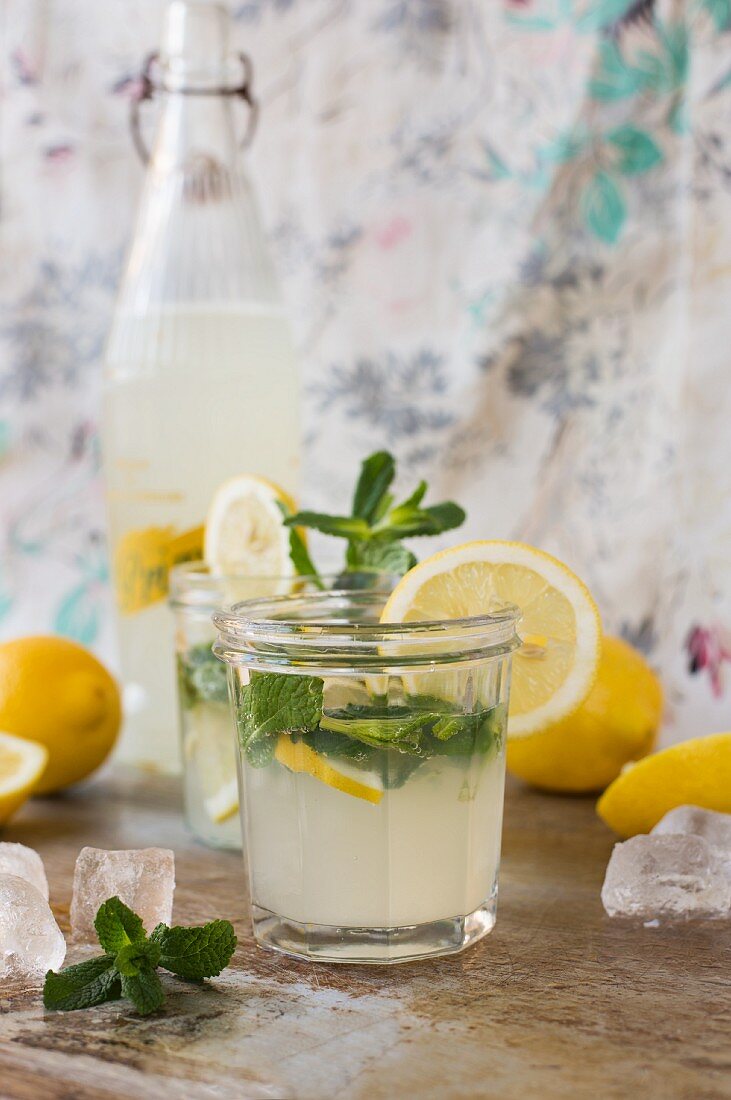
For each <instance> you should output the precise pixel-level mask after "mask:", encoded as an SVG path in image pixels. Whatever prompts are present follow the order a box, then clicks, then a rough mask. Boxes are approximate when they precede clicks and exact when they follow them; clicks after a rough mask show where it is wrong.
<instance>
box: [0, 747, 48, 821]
mask: <svg viewBox="0 0 731 1100" xmlns="http://www.w3.org/2000/svg"><path fill="white" fill-rule="evenodd" d="M47 761H48V749H46V748H45V746H44V745H40V744H39V743H38V742H37V741H27V740H26V739H25V738H23V737H13V736H12V734H9V733H0V825H4V824H5V822H6V821H8V820H9V818H11V817H12V815H13V814H14V813H15V812H16V810H19V809H20V807H21V806H22V805H23V803H24V802H25V801H27V799H28V798H29V797H30V795H31V794H32V793H33V791H34V789H35V787H36V785H37V783H38V780H39V779H40V777H41V775H42V774H43V771H44V769H45V767H46V762H47Z"/></svg>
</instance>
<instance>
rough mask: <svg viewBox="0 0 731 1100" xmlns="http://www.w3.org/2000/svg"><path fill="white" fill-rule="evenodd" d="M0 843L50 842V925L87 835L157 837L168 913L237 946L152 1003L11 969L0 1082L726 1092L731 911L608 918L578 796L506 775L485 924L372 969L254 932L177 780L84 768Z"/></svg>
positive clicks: (603, 1094) (431, 1091)
mask: <svg viewBox="0 0 731 1100" xmlns="http://www.w3.org/2000/svg"><path fill="white" fill-rule="evenodd" d="M4 839H7V840H19V841H22V842H23V843H24V844H29V845H31V846H33V847H34V848H37V849H38V851H39V852H40V853H41V855H42V856H43V858H44V860H45V862H46V868H47V871H48V877H49V882H50V887H51V901H52V904H53V908H54V910H55V912H56V915H57V917H58V919H59V922H60V924H61V926H62V928H63V929H64V931H68V911H69V903H70V899H71V879H72V873H73V868H74V861H75V858H76V855H77V853H78V850H79V848H81V847H82V846H83V845H84V844H92V845H95V846H97V847H106V848H124V847H143V846H145V845H162V846H164V847H171V848H173V849H174V850H175V855H176V871H177V879H178V887H177V890H176V894H175V919H176V921H178V922H180V923H193V922H202V921H205V920H208V919H211V918H213V917H228V918H230V919H232V920H233V921H234V922H235V924H236V929H237V932H238V934H239V948H238V950H237V952H236V956H235V959H234V963H233V968H232V969H231V970H229V971H227V972H225V973H224V974H223V975H221V977H220V978H218V979H214V980H213V981H211V982H209V983H207V984H206V985H205V986H192V985H185V984H183V983H177V982H176V981H175V979H172V978H171V979H170V980H169V981H166V986H167V988H168V990H169V996H168V1002H167V1008H166V1010H165V1012H164V1014H162V1015H158V1016H155V1017H148V1018H146V1019H142V1018H140V1017H138V1016H136V1015H135V1013H134V1011H133V1010H132V1009H131V1007H129V1006H127V1005H126V1004H125V1003H124V1002H122V1003H115V1004H109V1005H103V1006H100V1007H99V1008H95V1009H92V1010H90V1011H86V1012H70V1013H55V1014H53V1013H49V1014H44V1011H43V1007H42V1004H41V999H40V994H39V989H38V987H37V986H33V985H32V984H28V983H18V984H16V985H9V984H8V983H5V984H4V985H3V987H2V988H1V989H0V1013H1V1014H0V1095H1V1096H2V1097H6V1098H17V1100H21V1098H22V1100H37V1098H38V1097H44V1098H47V1100H56V1098H58V1100H60V1098H64V1100H71V1098H73V1100H85V1098H87V1097H117V1096H119V1097H125V1098H129V1097H133V1098H134V1100H147V1098H150V1100H153V1098H154V1100H165V1098H167V1097H171V1098H173V1097H174V1098H176V1100H197V1098H208V1097H210V1098H217V1100H227V1098H232V1100H234V1098H235V1100H247V1098H249V1097H251V1098H257V1097H274V1098H285V1097H296V1098H301V1100H329V1098H334V1097H337V1098H340V1097H344V1098H349V1100H379V1098H389V1100H390V1098H392V1097H393V1098H399V1100H400V1098H409V1100H411V1098H415V1100H445V1098H470V1100H471V1098H473V1097H497V1098H508V1100H512V1098H520V1100H527V1098H532V1097H540V1098H542V1100H545V1098H551V1097H561V1098H565V1097H581V1098H582V1100H583V1098H590V1100H613V1098H615V1097H617V1098H619V1097H621V1098H623V1100H624V1098H625V1097H627V1096H629V1095H631V1094H634V1095H636V1096H637V1097H638V1098H639V1097H641V1098H643V1100H645V1098H651V1100H654V1098H657V1100H672V1098H676V1097H677V1098H683V1100H685V1098H687V1100H710V1098H715V1097H731V991H730V987H729V982H730V976H731V927H730V926H729V924H718V923H716V924H693V925H687V926H685V927H675V928H643V927H631V926H630V927H627V926H624V925H622V924H620V923H617V922H616V921H615V922H612V921H610V920H609V919H608V918H607V917H606V916H605V915H604V913H603V910H602V908H601V904H600V901H599V889H600V886H601V882H602V877H603V873H604V867H605V865H606V862H607V858H608V856H609V853H610V851H611V847H612V837H611V836H610V835H609V833H608V832H607V831H606V829H605V828H604V827H603V826H602V825H601V823H600V822H599V821H598V820H597V819H596V818H595V816H594V812H593V806H592V802H591V801H590V800H578V799H577V800H573V799H563V798H550V797H545V796H541V795H539V794H535V793H531V792H529V791H526V790H524V789H522V788H520V787H518V786H517V785H514V786H512V785H511V787H510V789H509V794H508V800H507V810H506V825H505V837H504V858H503V867H502V871H501V877H500V907H499V913H498V921H497V926H496V928H495V930H494V932H493V933H492V934H491V935H490V936H488V937H487V938H486V939H485V940H483V941H482V943H480V944H478V945H476V946H475V947H473V948H471V949H469V950H468V951H467V952H465V953H464V954H462V955H459V956H456V957H452V958H451V959H442V960H435V961H432V962H422V963H413V964H408V965H403V966H397V967H393V968H385V969H384V968H368V967H343V966H327V965H324V964H308V963H303V962H298V961H295V960H289V959H286V958H283V957H282V956H278V955H275V954H272V953H269V952H265V951H262V950H261V949H259V948H257V947H255V946H254V944H253V942H252V939H251V936H250V933H249V930H248V926H247V920H246V898H245V892H244V885H243V875H242V870H241V865H240V857H239V856H237V855H236V854H235V853H227V852H212V851H209V850H208V849H206V848H203V847H201V846H199V845H197V844H195V843H194V842H192V841H191V840H190V839H189V838H188V837H187V836H186V834H185V831H184V829H183V827H182V824H181V821H180V815H179V810H178V791H177V785H176V784H175V783H174V782H173V781H170V780H162V779H150V778H147V777H142V776H139V775H134V774H129V773H128V774H123V773H120V774H118V775H116V776H114V777H112V778H110V777H106V778H104V779H100V780H97V781H96V782H94V783H92V784H90V785H88V786H87V787H85V788H82V789H80V790H79V791H78V792H75V793H74V794H73V795H68V796H65V797H61V798H57V799H45V800H41V801H37V802H34V803H32V804H30V805H29V806H27V807H26V808H25V809H24V810H23V811H22V812H21V814H20V815H19V817H18V818H17V819H16V821H15V822H14V823H13V824H12V825H11V826H9V827H8V829H7V830H6V831H5V833H4ZM70 960H71V961H73V953H72V954H71V955H70Z"/></svg>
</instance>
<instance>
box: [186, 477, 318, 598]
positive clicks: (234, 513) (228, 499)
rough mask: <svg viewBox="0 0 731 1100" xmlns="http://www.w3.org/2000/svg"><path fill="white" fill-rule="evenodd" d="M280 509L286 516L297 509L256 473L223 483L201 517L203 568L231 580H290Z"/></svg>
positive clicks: (286, 535)
mask: <svg viewBox="0 0 731 1100" xmlns="http://www.w3.org/2000/svg"><path fill="white" fill-rule="evenodd" d="M282 506H283V507H284V508H285V509H286V511H287V512H295V511H296V510H297V509H296V505H295V502H294V501H293V499H292V497H290V496H289V494H288V493H287V492H285V490H284V489H282V488H281V487H280V486H279V485H276V484H275V483H274V482H273V481H268V480H267V479H266V478H263V477H258V476H257V475H255V474H240V475H239V476H238V477H232V478H230V479H229V480H228V481H224V482H223V484H222V485H219V487H218V489H216V492H215V493H214V494H213V499H212V500H211V504H210V507H209V509H208V515H207V517H206V528H205V536H204V549H203V554H204V557H205V559H206V562H207V563H208V565H209V566H210V567H211V568H212V569H215V570H216V571H217V572H219V573H222V574H226V575H231V576H250V577H282V578H287V577H291V576H292V575H293V574H294V565H293V564H292V559H291V558H290V555H289V528H288V527H285V526H284V515H283V512H282ZM287 590H288V588H285V591H287Z"/></svg>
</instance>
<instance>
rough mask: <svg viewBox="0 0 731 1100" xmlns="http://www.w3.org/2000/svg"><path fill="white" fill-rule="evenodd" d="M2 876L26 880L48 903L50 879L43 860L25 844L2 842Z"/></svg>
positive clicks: (0, 855) (0, 863)
mask: <svg viewBox="0 0 731 1100" xmlns="http://www.w3.org/2000/svg"><path fill="white" fill-rule="evenodd" d="M0 875H17V876H18V878H24V879H25V881H26V882H29V883H30V884H31V886H35V888H36V890H38V892H39V893H41V894H42V895H43V897H44V898H45V899H46V901H48V879H47V878H46V869H45V867H44V866H43V860H42V859H41V857H40V856H39V855H38V852H36V851H35V849H33V848H26V846H25V844H12V843H11V842H10V841H9V840H3V841H0Z"/></svg>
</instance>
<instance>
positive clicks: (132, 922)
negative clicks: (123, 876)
mask: <svg viewBox="0 0 731 1100" xmlns="http://www.w3.org/2000/svg"><path fill="white" fill-rule="evenodd" d="M94 927H95V929H96V934H97V936H98V938H99V943H100V944H101V946H102V948H103V949H104V952H105V953H104V954H103V955H99V956H97V957H96V958H93V959H87V960H86V961H85V962H81V963H76V965H74V966H67V967H66V969H65V970H60V971H59V972H58V973H56V972H54V971H53V970H49V971H48V973H47V974H46V981H45V984H44V986H43V1004H44V1007H45V1008H47V1009H50V1010H52V1011H57V1012H70V1011H71V1010H73V1009H80V1008H91V1007H92V1006H94V1005H100V1004H104V1002H105V1001H117V1000H119V999H120V998H121V997H125V998H126V999H127V1000H129V1001H131V1002H132V1004H133V1005H134V1006H135V1008H136V1009H137V1011H138V1012H139V1013H140V1015H142V1016H147V1015H149V1013H151V1012H156V1011H157V1010H158V1009H159V1008H161V1007H162V1005H163V1004H164V1002H165V990H164V989H163V985H162V982H161V981H160V977H159V975H158V973H157V968H158V967H159V966H161V967H163V968H164V969H165V970H169V971H170V972H171V973H172V974H176V975H177V976H178V977H179V978H186V979H189V980H194V981H200V980H202V979H203V978H213V977H215V976H216V975H217V974H220V973H221V971H222V970H224V969H225V967H227V966H228V964H229V962H230V961H231V956H232V955H233V953H234V950H235V948H236V935H235V933H234V930H233V926H232V925H231V923H230V922H229V921H227V920H213V921H210V922H209V923H208V924H204V925H202V926H201V927H198V928H180V927H176V928H169V927H168V926H167V925H166V924H158V926H157V928H155V929H154V931H153V932H152V933H151V934H150V935H149V936H148V935H147V933H146V932H145V929H144V927H143V924H142V921H141V919H140V918H139V917H138V916H137V914H136V913H133V912H132V910H131V909H130V908H128V906H126V905H125V904H124V903H123V902H122V901H120V899H119V898H118V897H113V898H109V900H108V901H105V902H104V903H103V905H100V906H99V910H98V912H97V915H96V918H95V920H94Z"/></svg>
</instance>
